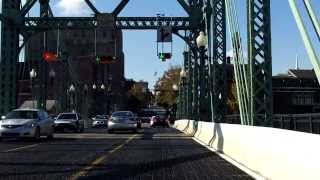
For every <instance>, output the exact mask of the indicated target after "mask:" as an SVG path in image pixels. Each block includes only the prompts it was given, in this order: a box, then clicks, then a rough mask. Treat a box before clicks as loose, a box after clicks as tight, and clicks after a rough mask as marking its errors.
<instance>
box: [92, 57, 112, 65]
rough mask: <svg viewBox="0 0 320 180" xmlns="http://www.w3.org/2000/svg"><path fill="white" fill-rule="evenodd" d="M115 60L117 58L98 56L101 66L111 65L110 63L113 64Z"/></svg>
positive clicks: (97, 59)
mask: <svg viewBox="0 0 320 180" xmlns="http://www.w3.org/2000/svg"><path fill="white" fill-rule="evenodd" d="M114 60H115V57H113V56H97V57H96V61H97V63H101V64H110V63H113V62H114Z"/></svg>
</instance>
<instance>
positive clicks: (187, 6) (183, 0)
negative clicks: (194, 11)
mask: <svg viewBox="0 0 320 180" xmlns="http://www.w3.org/2000/svg"><path fill="white" fill-rule="evenodd" d="M178 3H179V4H180V6H181V7H182V8H183V9H184V10H185V11H186V12H187V13H188V14H189V15H190V13H191V11H190V7H189V5H188V4H187V3H186V1H185V0H178Z"/></svg>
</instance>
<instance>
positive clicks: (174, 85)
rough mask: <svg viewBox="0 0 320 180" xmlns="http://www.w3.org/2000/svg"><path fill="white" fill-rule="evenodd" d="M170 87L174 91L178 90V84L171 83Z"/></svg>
mask: <svg viewBox="0 0 320 180" xmlns="http://www.w3.org/2000/svg"><path fill="white" fill-rule="evenodd" d="M172 89H173V90H174V91H175V92H177V91H178V90H179V88H178V85H176V84H173V85H172Z"/></svg>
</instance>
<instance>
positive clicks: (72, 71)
mask: <svg viewBox="0 0 320 180" xmlns="http://www.w3.org/2000/svg"><path fill="white" fill-rule="evenodd" d="M45 37H46V42H47V43H44V33H39V34H37V35H36V36H34V37H32V38H31V39H30V40H29V41H28V42H27V43H26V51H25V63H20V65H19V66H20V69H21V70H20V71H23V72H29V71H30V70H31V69H35V71H36V72H39V68H40V62H41V61H43V57H42V56H43V52H50V53H55V54H57V55H58V58H57V61H54V62H50V63H47V65H46V66H47V67H46V73H47V74H46V77H47V80H46V82H47V85H46V88H47V91H46V92H47V99H49V100H56V101H57V106H58V109H60V110H64V109H66V108H67V107H69V108H70V96H71V95H72V94H71V91H69V88H70V86H71V85H74V86H75V87H76V91H75V92H74V93H75V94H76V97H75V98H74V96H73V100H72V101H73V102H71V103H72V106H75V103H77V105H76V106H75V107H76V109H77V110H78V111H85V110H88V111H89V112H88V113H89V114H94V113H107V111H109V112H110V111H113V110H117V109H122V108H123V107H124V102H125V100H124V99H122V98H121V97H123V95H124V94H125V91H124V88H123V87H124V86H125V78H124V54H123V46H122V31H121V30H116V31H114V30H103V29H97V30H60V31H49V32H47V34H46V36H45ZM45 44H46V47H45ZM101 56H112V57H114V61H113V62H112V63H110V64H101V63H98V62H97V57H101ZM52 72H54V73H52ZM38 74H39V73H38ZM52 74H54V76H52ZM37 82H39V77H37V78H34V79H32V81H31V78H30V76H29V74H28V73H24V74H23V75H21V77H20V81H19V85H20V86H19V87H20V88H19V91H18V105H21V104H23V102H24V101H25V100H26V99H36V98H37V93H38V92H39V91H40V88H43V87H39V85H37ZM31 85H32V88H31ZM28 87H29V88H28ZM28 89H29V92H28ZM31 92H32V93H31ZM28 94H29V95H28ZM28 96H29V97H28ZM82 106H85V107H82ZM71 108H73V107H71Z"/></svg>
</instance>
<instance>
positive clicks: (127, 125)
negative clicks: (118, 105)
mask: <svg viewBox="0 0 320 180" xmlns="http://www.w3.org/2000/svg"><path fill="white" fill-rule="evenodd" d="M137 128H138V122H137V121H136V120H135V118H134V115H133V113H132V112H131V111H116V112H113V113H112V115H111V117H110V118H109V121H108V132H109V133H112V132H114V131H115V130H132V131H134V132H136V131H137Z"/></svg>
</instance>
